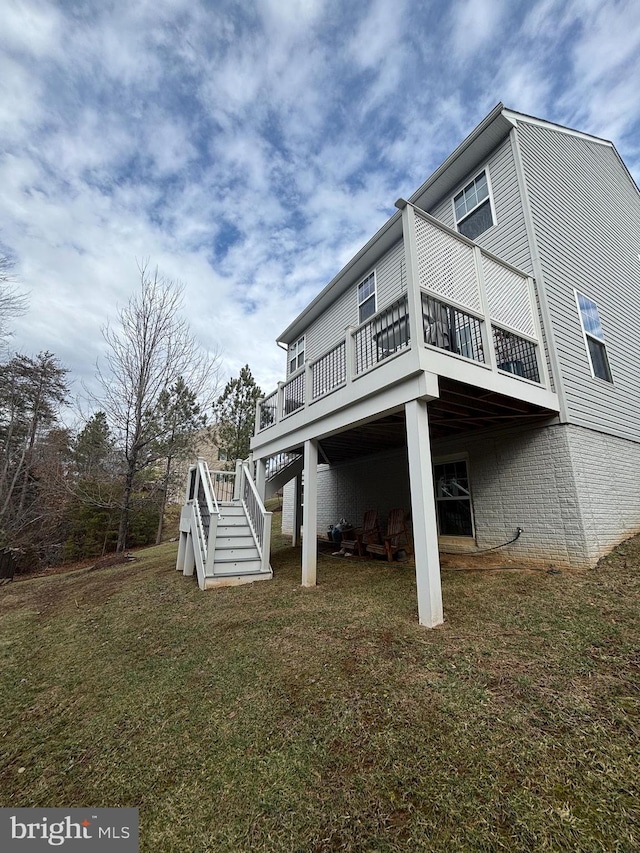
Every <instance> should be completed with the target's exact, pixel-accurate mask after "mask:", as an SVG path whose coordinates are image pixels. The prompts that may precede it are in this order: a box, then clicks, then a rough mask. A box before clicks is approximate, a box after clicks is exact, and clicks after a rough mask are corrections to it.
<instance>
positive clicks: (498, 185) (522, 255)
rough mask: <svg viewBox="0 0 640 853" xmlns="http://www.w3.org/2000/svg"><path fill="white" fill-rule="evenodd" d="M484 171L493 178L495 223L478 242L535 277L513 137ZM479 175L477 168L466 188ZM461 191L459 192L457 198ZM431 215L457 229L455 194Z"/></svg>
mask: <svg viewBox="0 0 640 853" xmlns="http://www.w3.org/2000/svg"><path fill="white" fill-rule="evenodd" d="M483 168H484V169H486V170H487V172H488V173H489V174H490V176H491V197H492V200H493V208H494V214H495V218H494V222H495V224H494V226H493V227H492V228H490V229H489V230H488V231H485V232H483V233H482V234H479V235H478V237H476V243H478V244H479V245H480V246H483V247H484V248H485V249H488V250H489V251H490V252H494V254H496V255H498V256H499V257H501V258H504V259H505V261H509V263H511V264H513V265H514V266H516V267H518V269H521V270H523V272H526V273H527V274H528V275H532V274H533V270H532V264H531V251H530V248H529V239H528V237H527V230H526V227H525V220H524V210H523V206H522V199H521V197H520V189H519V187H518V176H517V172H516V166H515V160H514V156H513V149H512V146H511V139H510V138H507V139H505V140H504V141H503V142H502V143H501V144H500V146H499V147H498V148H497V149H496V150H495V151H494V153H493V154H492V155H491V157H490V158H489V159H488V160H487V162H486V163H485V164H484V166H483ZM477 174H478V170H477V169H475V170H474V172H472V173H471V174H470V175H469V176H468V177H467V178H466V180H465V181H464V182H463V184H462V186H466V184H468V183H469V181H470V180H471V179H472V178H473V177H474V176H475V175H477ZM457 192H459V190H458V191H456V193H454V195H455V194H457ZM429 213H431V215H432V216H435V217H436V219H439V220H440V221H441V222H444V223H445V225H448V226H449V227H450V228H453V229H455V228H456V221H455V217H454V207H453V203H452V196H451V195H448V196H447V197H446V198H444V199H443V200H442V201H441V202H440V203H439V204H437V205H435V207H433V208H432V209H431V210H429Z"/></svg>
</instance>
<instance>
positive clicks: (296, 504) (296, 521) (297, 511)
mask: <svg viewBox="0 0 640 853" xmlns="http://www.w3.org/2000/svg"><path fill="white" fill-rule="evenodd" d="M293 482H294V493H293V535H292V536H291V545H292V546H293V547H294V548H297V547H298V545H299V544H300V525H301V524H302V474H298V476H297V477H294V479H293Z"/></svg>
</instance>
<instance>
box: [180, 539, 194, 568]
mask: <svg viewBox="0 0 640 853" xmlns="http://www.w3.org/2000/svg"><path fill="white" fill-rule="evenodd" d="M195 567H196V555H195V553H194V550H193V535H192V534H191V533H189V534H188V535H187V542H186V545H185V549H184V564H183V567H182V574H183V575H188V576H190V575H192V574H193V570H194V569H195Z"/></svg>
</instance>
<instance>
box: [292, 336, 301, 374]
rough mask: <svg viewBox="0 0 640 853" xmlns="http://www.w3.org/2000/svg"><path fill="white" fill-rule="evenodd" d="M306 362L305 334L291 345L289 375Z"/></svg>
mask: <svg viewBox="0 0 640 853" xmlns="http://www.w3.org/2000/svg"><path fill="white" fill-rule="evenodd" d="M303 364H304V335H303V336H302V337H301V338H299V339H298V340H297V341H296V342H295V344H291V346H290V347H289V375H291V374H292V373H295V372H296V370H297V369H298V368H299V367H302V365H303Z"/></svg>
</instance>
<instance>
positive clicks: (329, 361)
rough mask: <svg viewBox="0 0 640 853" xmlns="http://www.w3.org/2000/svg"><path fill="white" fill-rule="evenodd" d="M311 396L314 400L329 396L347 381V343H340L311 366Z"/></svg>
mask: <svg viewBox="0 0 640 853" xmlns="http://www.w3.org/2000/svg"><path fill="white" fill-rule="evenodd" d="M311 377H312V380H311V395H312V397H313V399H314V400H317V399H318V398H319V397H323V396H324V395H325V394H329V393H330V392H331V391H333V390H335V389H336V388H339V387H340V386H341V385H344V383H345V382H346V381H347V343H346V341H340V343H339V344H338V345H337V346H335V347H334V348H333V349H331V350H329V352H327V353H325V354H324V355H323V356H320V358H319V359H317V360H316V361H314V362H313V363H312V365H311Z"/></svg>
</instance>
